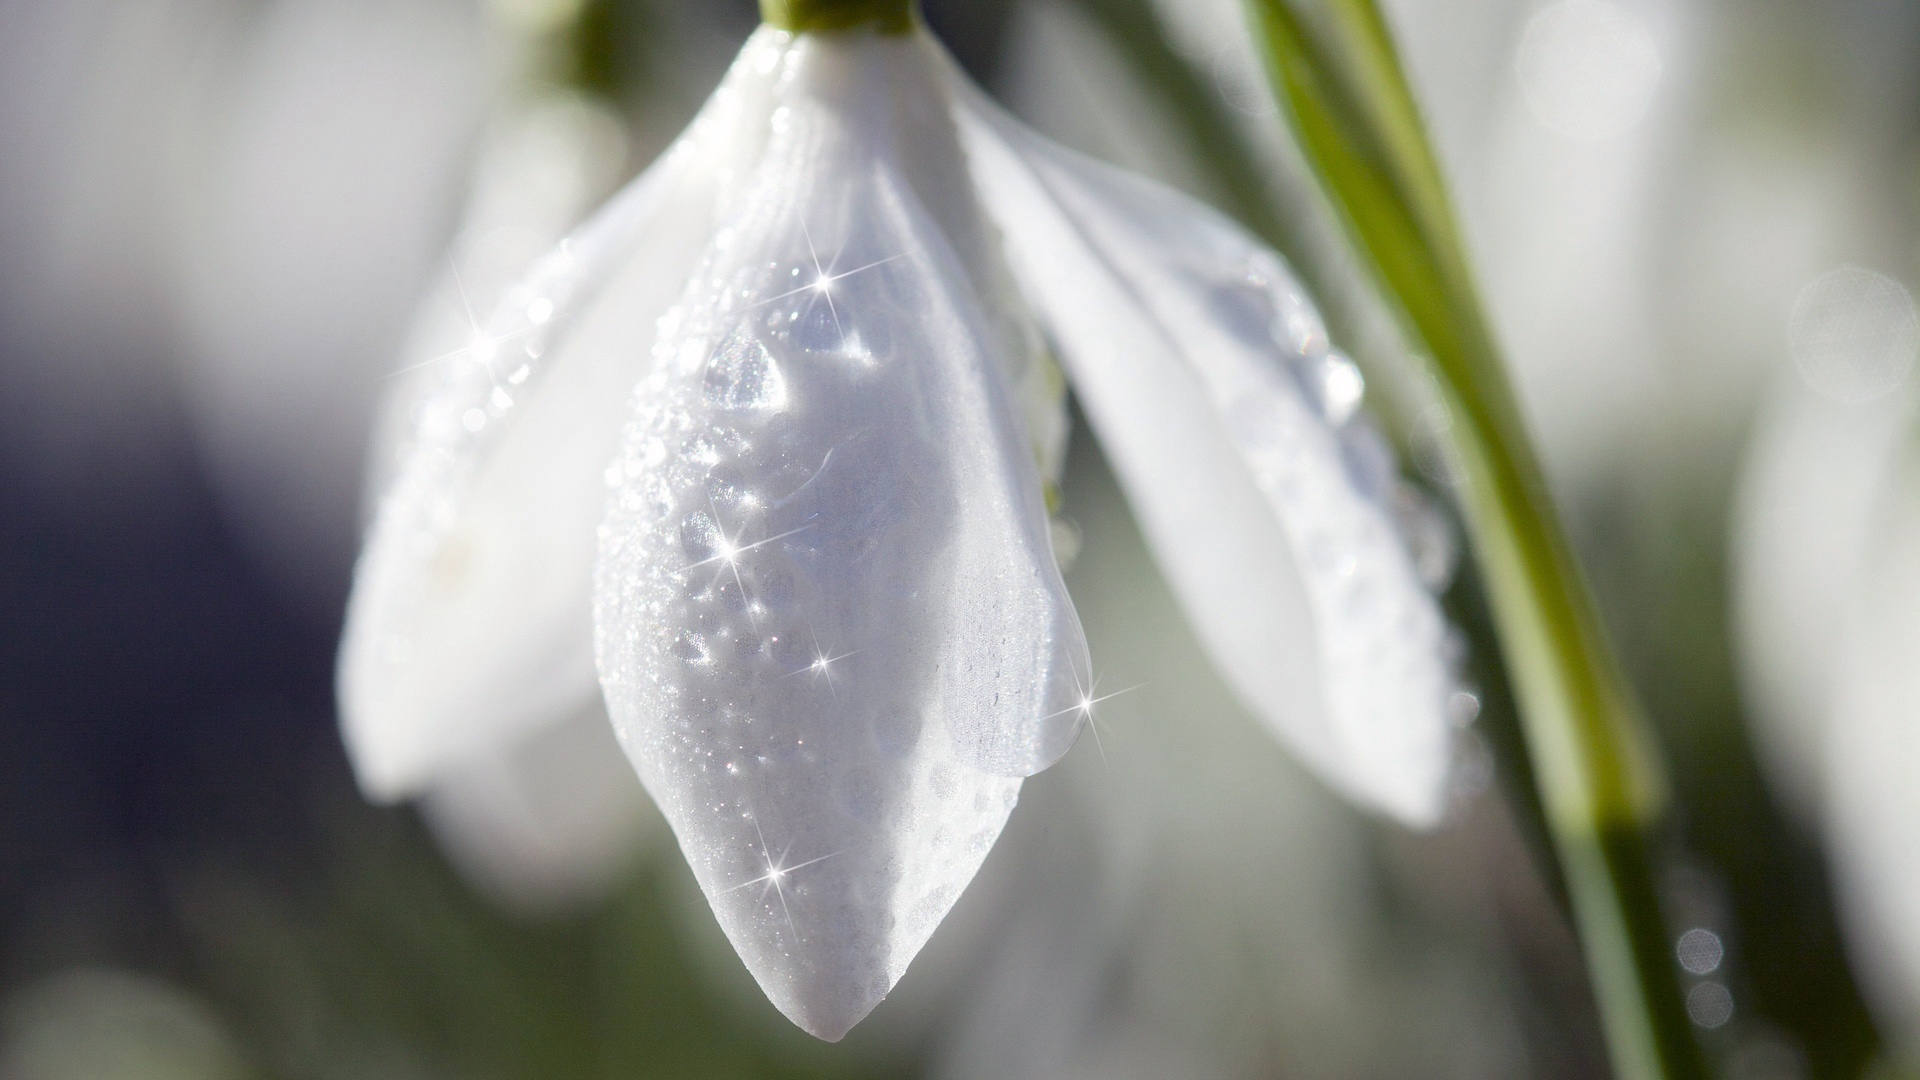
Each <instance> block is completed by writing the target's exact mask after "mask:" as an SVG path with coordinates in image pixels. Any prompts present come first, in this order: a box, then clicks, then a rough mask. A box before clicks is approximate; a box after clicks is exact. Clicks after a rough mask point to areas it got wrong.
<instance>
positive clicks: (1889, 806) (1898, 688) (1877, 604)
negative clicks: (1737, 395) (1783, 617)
mask: <svg viewBox="0 0 1920 1080" xmlns="http://www.w3.org/2000/svg"><path fill="white" fill-rule="evenodd" d="M1877 503H1878V509H1879V511H1880V513H1879V514H1878V516H1877V520H1876V521H1875V522H1874V526H1875V529H1874V532H1875V534H1876V535H1875V536H1874V537H1873V540H1872V542H1871V544H1870V550H1869V551H1868V552H1867V554H1866V555H1865V557H1864V558H1863V559H1862V562H1863V564H1864V567H1863V569H1864V572H1863V573H1861V574H1860V575H1859V576H1858V577H1857V578H1856V579H1855V581H1854V590H1853V593H1852V604H1851V607H1852V611H1851V612H1850V613H1849V615H1848V616H1847V618H1846V623H1847V625H1846V627H1845V630H1844V631H1843V636H1842V639H1841V640H1842V643H1843V648H1842V649H1840V650H1836V651H1837V652H1838V655H1837V656H1836V657H1835V661H1836V663H1835V667H1836V670H1835V671H1834V673H1833V674H1834V675H1835V676H1836V681H1837V683H1838V690H1837V693H1836V694H1835V702H1834V706H1833V708H1832V709H1831V711H1830V712H1828V713H1827V716H1828V718H1829V725H1828V729H1827V733H1826V740H1825V741H1826V743H1827V747H1826V749H1827V754H1826V762H1825V764H1826V766H1827V772H1826V777H1825V779H1826V783H1825V795H1826V799H1825V802H1826V808H1827V813H1828V815H1829V821H1828V825H1829V832H1828V835H1829V837H1830V843H1831V847H1832V850H1833V858H1834V863H1835V878H1836V879H1837V884H1838V886H1839V891H1840V899H1841V904H1840V907H1841V911H1842V914H1843V915H1844V916H1845V920H1846V928H1847V937H1848V946H1849V950H1848V951H1849V952H1850V954H1851V955H1852V958H1853V961H1854V963H1855V965H1856V966H1857V969H1858V970H1859V971H1860V973H1861V976H1862V978H1861V982H1862V986H1863V988H1864V989H1865V990H1866V991H1867V993H1868V998H1869V1000H1870V1001H1871V1002H1872V1003H1873V1005H1874V1006H1875V1012H1876V1014H1877V1015H1878V1017H1879V1019H1880V1020H1881V1022H1882V1023H1883V1024H1884V1025H1885V1029H1886V1030H1888V1031H1891V1032H1899V1033H1903V1035H1904V1036H1905V1038H1906V1039H1907V1040H1908V1045H1907V1050H1908V1051H1909V1052H1912V1051H1913V1050H1915V1049H1920V1046H1917V1045H1916V1044H1915V1042H1914V1040H1915V1038H1916V1036H1915V1034H1914V1033H1916V1032H1920V788H1917V787H1916V785H1915V783H1914V778H1915V777H1916V776H1920V467H1916V462H1915V461H1914V460H1913V455H1912V450H1911V447H1908V448H1907V460H1906V461H1905V462H1903V463H1902V466H1901V467H1900V475H1897V476H1896V478H1895V480H1894V482H1893V483H1891V484H1889V485H1887V487H1886V488H1885V489H1883V491H1882V493H1881V497H1880V499H1879V500H1877Z"/></svg>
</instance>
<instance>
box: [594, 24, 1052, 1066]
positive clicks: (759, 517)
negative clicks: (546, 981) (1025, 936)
mask: <svg viewBox="0 0 1920 1080" xmlns="http://www.w3.org/2000/svg"><path fill="white" fill-rule="evenodd" d="M932 70H933V69H932V61H931V57H930V54H929V53H928V51H927V45H926V43H925V42H924V41H923V40H921V39H919V38H917V37H879V36H872V35H832V36H828V35H804V36H802V37H801V38H799V39H797V40H796V43H795V45H794V46H793V47H792V49H791V50H790V52H789V55H788V57H787V60H786V62H785V66H784V69H783V76H782V81H781V84H780V86H781V90H780V93H779V96H778V97H777V99H776V109H775V111H774V113H773V124H772V127H773V131H774V133H775V134H774V137H773V140H772V142H771V143H770V145H769V148H768V150H767V154H766V157H765V159H764V161H763V162H762V164H761V167H760V172H759V174H758V181H757V186H756V187H755V188H754V189H753V191H752V194H751V195H750V196H749V198H748V199H747V200H746V202H745V204H744V205H745V209H744V211H743V213H742V215H741V216H740V217H739V218H738V219H736V220H734V221H732V222H730V223H729V224H728V225H727V226H726V227H725V228H724V229H722V230H721V232H720V233H719V235H718V238H717V239H716V242H715V244H714V246H713V248H712V249H711V250H710V252H709V254H708V256H707V258H706V260H705V261H704V262H703V264H702V266H701V268H700V270H699V271H698V272H697V274H696V275H695V277H694V279H693V281H692V283H691V284H690V286H689V288H688V291H687V293H686V296H685V297H684V299H683V301H682V303H681V305H680V307H679V308H677V309H676V310H675V312H674V314H672V315H670V316H669V317H668V318H667V319H666V320H665V321H664V322H663V323H662V334H661V337H660V339H659V341H658V343H657V344H656V346H655V348H656V364H655V368H654V372H653V374H651V375H650V376H649V377H648V379H647V381H646V383H645V384H644V385H643V386H642V389H641V391H640V393H639V395H638V396H637V397H636V403H635V407H636V415H635V419H634V421H633V423H632V424H631V425H630V426H629V427H628V429H627V432H626V435H625V436H624V443H623V452H622V457H621V460H620V463H619V477H618V479H619V486H618V488H617V490H616V494H615V497H614V500H613V502H612V505H611V506H610V508H609V511H608V517H607V520H606V523H605V525H604V526H603V528H602V531H601V557H600V565H599V576H598V581H597V586H596V595H595V624H596V629H597V636H598V643H599V650H600V669H601V676H602V680H603V685H604V686H605V689H606V694H607V701H608V705H609V709H610V711H611V712H612V715H613V717H614V721H615V727H616V730H617V731H618V733H619V735H620V736H621V740H622V743H623V744H624V745H625V747H626V749H627V752H628V754H629V755H630V756H631V757H632V759H633V761H634V764H635V766H636V767H637V769H638V770H639V773H640V776H641V779H642V780H643V781H644V782H645V784H646V786H647V788H648V790H649V791H650V792H651V793H652V794H653V796H654V799H655V801H656V802H658V803H659V805H660V807H661V809H662V810H663V811H664V812H665V814H666V816H667V820H668V821H669V822H670V823H671V824H672V826H673V828H674V830H675V832H676V833H677V834H678V836H679V838H680V842H681V846H682V848H683V849H684V850H685V852H686V854H687V858H688V861H689V862H690V863H691V864H692V867H693V870H694V874H695V876H696V877H697V878H698V879H699V882H700V884H701V887H702V888H703V889H704V890H705V892H706V895H707V897H708V899H709V900H710V901H711V903H712V905H713V908H714V912H715V914H716V915H717V916H718V918H719V921H720V924H721V926H722V927H723V928H724V929H725V931H726V933H727V936H728V937H729V938H730V939H731V940H732V942H733V944H734V946H735V948H736V949H737V950H738V951H739V953H740V955H741V957H742V959H744V960H745V961H746V964H747V967H748V968H749V969H750V970H751V971H752V972H753V974H754V976H755V978H757V979H758V980H759V982H760V985H761V986H762V988H763V989H764V990H765V991H766V993H767V995H768V997H769V998H771V999H772V1001H773V1002H774V1004H775V1005H776V1006H778V1007H779V1008H780V1009H781V1011H783V1012H784V1013H786V1014H787V1015H788V1016H789V1017H790V1018H792V1019H793V1020H794V1021H795V1022H796V1023H798V1024H799V1025H800V1026H801V1027H803V1028H805V1029H806V1030H808V1031H810V1032H812V1033H814V1034H815V1035H818V1036H820V1037H822V1038H827V1039H837V1038H839V1037H840V1036H841V1035H842V1034H844V1033H845V1032H846V1031H847V1030H848V1029H849V1028H850V1027H852V1025H853V1024H854V1023H856V1022H857V1021H858V1020H859V1019H860V1018H861V1017H862V1016H864V1015H866V1013H867V1012H868V1011H869V1010H871V1009H872V1008H873V1006H874V1005H875V1004H877V1003H878V1002H879V1001H880V999H881V998H882V997H884V996H885V995H886V993H887V992H888V991H889V990H890V989H891V987H892V986H893V984H894V982H895V981H897V980H898V979H899V978H900V976H901V974H902V972H903V971H904V970H905V968H906V966H907V963H908V962H909V961H910V960H911V959H912V958H913V956H914V955H915V954H916V953H917V952H918V951H919V949H920V947H921V946H922V945H923V944H924V943H925V942H926V940H927V937H928V935H929V934H931V933H932V932H933V929H934V927H935V926H936V925H937V924H938V923H939V921H940V919H941V918H942V917H943V916H944V915H945V914H946V912H947V910H948V908H950V907H951V906H952V904H953V902H954V900H955V899H956V898H957V897H958V896H959V894H960V892H961V890H962V889H963V888H964V887H965V886H966V884H967V882H968V881H969V880H971V879H972V877H973V875H974V872H975V871H976V870H977V869H978V867H979V865H980V861H981V860H982V859H983V858H984V857H985V856H986V853H987V850H988V849H989V847H991V845H992V844H993V842H994V839H995V838H996V837H997V836H998V835H999V833H1000V830H1001V827H1002V825H1003V824H1004V823H1005V821H1006V818H1007V815H1008V813H1009V812H1010V811H1011V810H1012V808H1013V805H1014V801H1015V799H1016V798H1017V796H1018V793H1019V790H1020V777H1021V776H1022V775H1023V774H1027V773H1031V772H1034V771H1036V770H1038V769H1041V768H1044V767H1045V766H1046V765H1048V764H1049V763H1051V762H1052V761H1053V760H1054V759H1056V758H1057V757H1059V755H1060V754H1062V753H1064V752H1065V750H1066V749H1067V747H1068V745H1069V744H1070V743H1071V742H1072V741H1073V738H1074V736H1075V735H1076V734H1077V732H1078V731H1079V728H1080V726H1081V724H1082V722H1083V719H1084V718H1083V716H1082V714H1081V710H1080V709H1079V708H1078V707H1077V706H1078V704H1079V702H1080V700H1081V698H1082V696H1083V694H1084V692H1085V688H1086V687H1087V686H1088V685H1089V684H1088V678H1089V676H1088V671H1089V668H1088V661H1087V655H1086V644H1085V639H1084V637H1083V636H1082V634H1081V631H1080V626H1079V622H1078V620H1077V618H1076V617H1075V615H1074V613H1073V609H1072V607H1071V605H1070V603H1069V601H1068V599H1067V596H1066V592H1065V589H1064V586H1063V585H1062V583H1061V580H1060V576H1059V572H1058V570H1057V569H1056V568H1055V565H1054V560H1053V556H1052V551H1051V549H1050V544H1049V530H1048V523H1047V517H1046V511H1045V508H1044V506H1043V503H1042V498H1041V491H1040V481H1039V476H1038V475H1037V470H1036V468H1035V460H1034V454H1033V449H1032V446H1031V443H1030V441H1029V439H1028V438H1027V435H1026V432H1025V431H1024V430H1023V429H1022V427H1021V422H1020V419H1019V416H1018V414H1017V412H1016V410H1015V408H1014V405H1013V403H1012V395H1011V392H1010V388H1009V387H1008V386H1007V380H1006V372H1005V365H1006V362H1007V361H1006V358H1005V357H1004V355H1002V350H1003V349H1004V348H1005V347H1006V346H1005V338H1004V336H1003V335H1002V334H1001V333H999V331H998V329H997V326H996V323H994V322H993V321H991V320H989V318H988V317H987V315H986V314H985V312H984V310H983V309H982V307H981V304H980V300H979V290H978V289H977V287H976V285H975V283H974V281H973V280H972V279H971V277H970V275H969V274H968V273H967V272H966V270H965V263H964V262H963V261H962V258H961V253H960V252H956V250H955V245H954V244H953V243H952V236H953V234H954V232H955V231H957V230H956V228H954V227H949V226H948V223H949V222H952V221H954V220H955V218H956V215H964V214H967V213H970V212H971V206H970V204H969V203H968V202H967V201H965V200H967V199H968V198H969V196H968V195H967V194H966V189H965V187H964V186H961V187H959V188H957V189H955V187H954V185H953V184H952V183H951V178H950V176H949V177H942V178H941V182H939V183H935V184H927V183H925V182H924V180H923V177H922V175H916V173H915V172H914V169H915V168H924V167H925V166H926V164H927V163H928V159H927V157H925V156H923V155H924V154H925V153H938V152H939V150H940V147H939V145H938V143H939V140H940V139H942V138H944V139H945V141H946V143H947V146H946V150H945V153H946V154H947V156H948V157H949V158H950V159H951V160H953V161H958V160H959V158H958V151H957V147H955V146H953V145H952V138H953V136H952V131H951V127H950V124H949V122H948V121H947V120H946V115H947V114H946V109H945V105H944V101H943V99H942V98H941V97H940V91H939V88H938V84H937V83H936V82H935V81H934V79H933V75H932ZM929 124H931V125H933V126H931V127H930V126H929ZM943 132H944V136H943V135H942V133H943ZM902 140H908V141H911V142H912V143H913V144H915V145H919V146H923V147H924V146H925V145H926V144H928V143H933V144H934V145H933V146H932V147H931V149H930V150H924V151H916V153H915V154H914V155H913V156H912V157H911V160H903V159H904V158H907V157H908V155H906V154H905V152H904V151H903V150H902V149H901V141H902ZM956 190H957V194H956V193H955V192H956ZM955 200H958V201H955Z"/></svg>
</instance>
